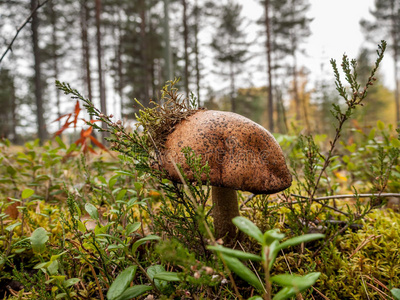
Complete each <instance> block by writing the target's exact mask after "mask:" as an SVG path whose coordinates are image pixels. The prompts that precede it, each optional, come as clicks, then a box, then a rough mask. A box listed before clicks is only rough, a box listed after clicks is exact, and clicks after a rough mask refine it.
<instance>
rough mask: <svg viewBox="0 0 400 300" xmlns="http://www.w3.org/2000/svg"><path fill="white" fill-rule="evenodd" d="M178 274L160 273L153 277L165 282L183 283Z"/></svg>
mask: <svg viewBox="0 0 400 300" xmlns="http://www.w3.org/2000/svg"><path fill="white" fill-rule="evenodd" d="M178 274H179V273H176V272H160V273H157V274H155V275H154V276H153V278H154V279H159V280H165V281H181V279H180V278H179V276H178Z"/></svg>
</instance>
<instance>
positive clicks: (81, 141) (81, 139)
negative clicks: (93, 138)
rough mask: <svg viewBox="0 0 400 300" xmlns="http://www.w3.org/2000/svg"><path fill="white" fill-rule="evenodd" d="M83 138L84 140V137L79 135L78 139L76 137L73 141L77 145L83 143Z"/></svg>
mask: <svg viewBox="0 0 400 300" xmlns="http://www.w3.org/2000/svg"><path fill="white" fill-rule="evenodd" d="M85 140H86V138H84V137H81V138H80V139H77V140H76V141H75V144H76V145H77V146H79V144H82V145H83V143H84V142H85Z"/></svg>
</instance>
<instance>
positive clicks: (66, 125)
mask: <svg viewBox="0 0 400 300" xmlns="http://www.w3.org/2000/svg"><path fill="white" fill-rule="evenodd" d="M70 117H71V116H69V117H68V118H67V120H66V121H65V124H64V125H63V126H62V127H61V128H60V129H59V130H58V131H57V132H56V133H55V134H54V136H57V135H60V134H61V133H62V132H63V131H64V130H65V129H67V128H68V127H69V125H71V124H72V122H68V120H69V118H70Z"/></svg>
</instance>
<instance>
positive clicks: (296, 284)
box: [270, 272, 321, 292]
mask: <svg viewBox="0 0 400 300" xmlns="http://www.w3.org/2000/svg"><path fill="white" fill-rule="evenodd" d="M320 275H321V273H319V272H314V273H310V274H307V275H304V276H298V275H290V274H279V275H275V276H272V277H271V278H270V280H271V281H272V282H275V283H277V284H279V285H280V286H284V287H293V288H295V289H297V291H299V292H301V291H303V290H305V289H307V288H309V287H310V286H312V285H313V284H314V283H315V282H316V281H317V279H318V277H319V276H320Z"/></svg>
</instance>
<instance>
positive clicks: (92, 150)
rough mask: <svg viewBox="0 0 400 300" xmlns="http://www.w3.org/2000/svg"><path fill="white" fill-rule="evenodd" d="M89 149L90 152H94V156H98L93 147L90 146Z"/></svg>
mask: <svg viewBox="0 0 400 300" xmlns="http://www.w3.org/2000/svg"><path fill="white" fill-rule="evenodd" d="M87 149H88V150H89V151H90V152H92V153H93V154H97V153H96V151H94V149H93V148H92V147H90V146H88V147H87Z"/></svg>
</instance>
